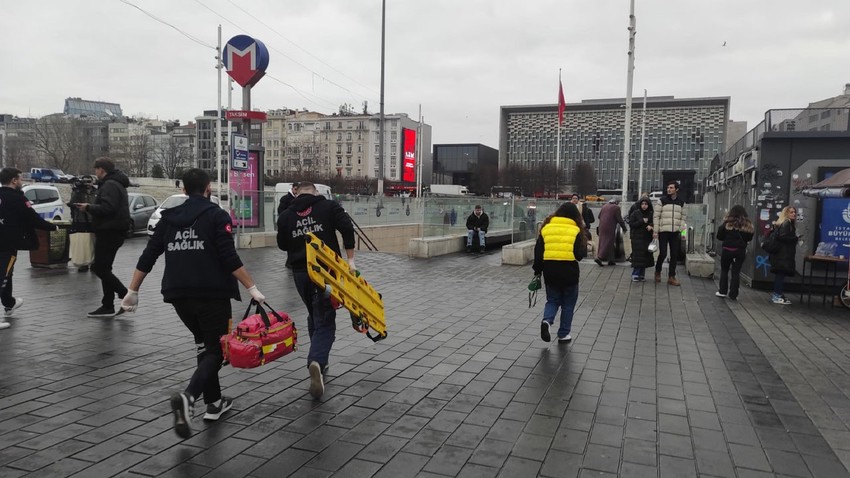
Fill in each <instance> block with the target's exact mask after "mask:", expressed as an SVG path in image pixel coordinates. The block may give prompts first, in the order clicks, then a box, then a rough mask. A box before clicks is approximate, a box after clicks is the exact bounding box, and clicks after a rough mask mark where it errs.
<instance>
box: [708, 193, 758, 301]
mask: <svg viewBox="0 0 850 478" xmlns="http://www.w3.org/2000/svg"><path fill="white" fill-rule="evenodd" d="M753 232H754V229H753V223H752V221H750V219H749V218H748V217H747V210H746V209H744V207H743V206H740V205H735V206H732V208H731V209H729V212H728V213H727V214H726V217H725V218H724V219H723V224H721V225H720V227H718V228H717V240H718V241H720V243H721V246H720V247H721V252H720V288H719V290H718V291H717V292H715V293H714V295H716V296H717V297H729V298H730V299H731V300H737V299H738V287H739V284H740V283H741V266H743V265H744V259H746V258H747V244H749V242H750V241H752V240H753ZM730 270H731V277H730V274H729V273H730Z"/></svg>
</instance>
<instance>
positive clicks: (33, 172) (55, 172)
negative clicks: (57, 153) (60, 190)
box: [30, 168, 69, 183]
mask: <svg viewBox="0 0 850 478" xmlns="http://www.w3.org/2000/svg"><path fill="white" fill-rule="evenodd" d="M68 177H69V175H67V174H65V173H63V172H62V170H61V169H48V168H32V169H30V179H31V180H33V181H34V182H37V183H62V182H68V181H69V179H68Z"/></svg>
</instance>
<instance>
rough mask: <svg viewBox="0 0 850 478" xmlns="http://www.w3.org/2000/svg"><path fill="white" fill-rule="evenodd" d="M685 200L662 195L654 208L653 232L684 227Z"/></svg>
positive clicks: (676, 229)
mask: <svg viewBox="0 0 850 478" xmlns="http://www.w3.org/2000/svg"><path fill="white" fill-rule="evenodd" d="M686 219H687V218H686V217H685V201H684V200H683V199H682V198H681V197H678V196H677V197H676V199H671V198H670V196H662V197H661V199H660V200H659V201H658V204H657V205H656V206H655V208H654V214H653V217H652V224H653V232H679V231H681V230H682V229H684V228H685V220H686Z"/></svg>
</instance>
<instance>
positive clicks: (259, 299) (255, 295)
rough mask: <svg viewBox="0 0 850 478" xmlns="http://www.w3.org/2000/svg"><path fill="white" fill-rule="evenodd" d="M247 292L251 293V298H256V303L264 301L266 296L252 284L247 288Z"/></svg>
mask: <svg viewBox="0 0 850 478" xmlns="http://www.w3.org/2000/svg"><path fill="white" fill-rule="evenodd" d="M248 293H249V294H251V298H252V299H254V300H256V301H257V302H258V303H260V304H262V303H263V302H265V301H266V296H264V295H263V293H262V292H260V289H257V285H256V284H254V285H252V286H251V287H249V288H248Z"/></svg>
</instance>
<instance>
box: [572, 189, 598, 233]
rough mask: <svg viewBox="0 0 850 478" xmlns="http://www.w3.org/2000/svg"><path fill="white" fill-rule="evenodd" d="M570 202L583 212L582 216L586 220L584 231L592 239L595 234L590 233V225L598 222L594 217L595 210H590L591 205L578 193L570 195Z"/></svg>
mask: <svg viewBox="0 0 850 478" xmlns="http://www.w3.org/2000/svg"><path fill="white" fill-rule="evenodd" d="M570 202H571V203H573V204H575V205H576V207H577V208H578V210H579V212H581V218H582V220H583V221H584V232H585V234H586V235H587V240H588V241H589V240H591V239H592V238H593V236H592V235H591V233H590V225H591V224H593V223H594V222H596V218H595V217H593V211H591V210H590V207H589V206H588V205H587V203H586V202H584V200H582V199H581V198H580V197H579V195H578V194H573V195H572V196H570Z"/></svg>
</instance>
